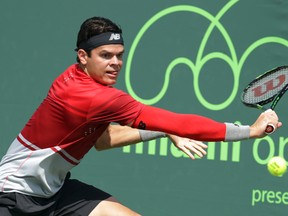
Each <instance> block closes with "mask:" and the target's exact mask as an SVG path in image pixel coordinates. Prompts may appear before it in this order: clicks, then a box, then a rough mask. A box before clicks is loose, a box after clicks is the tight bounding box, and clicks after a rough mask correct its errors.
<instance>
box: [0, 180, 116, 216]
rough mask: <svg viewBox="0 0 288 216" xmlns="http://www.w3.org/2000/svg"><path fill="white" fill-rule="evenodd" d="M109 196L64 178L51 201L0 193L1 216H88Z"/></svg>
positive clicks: (89, 186)
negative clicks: (62, 183)
mask: <svg viewBox="0 0 288 216" xmlns="http://www.w3.org/2000/svg"><path fill="white" fill-rule="evenodd" d="M110 196H111V195H110V194H108V193H106V192H104V191H102V190H99V189H97V188H95V187H93V186H91V185H87V184H85V183H83V182H80V181H78V180H75V179H67V180H66V181H65V183H64V185H63V187H62V188H61V189H60V191H59V192H58V193H57V194H55V195H54V196H52V197H51V198H39V197H33V196H28V195H24V194H20V193H0V215H1V216H26V215H27V216H28V215H29V216H34V215H37V216H38V215H39V216H60V215H65V216H66V215H67V216H68V215H71V216H87V215H89V214H90V212H91V211H92V210H93V209H94V208H95V207H96V206H97V205H98V204H99V203H100V202H101V201H102V200H105V199H107V198H109V197H110Z"/></svg>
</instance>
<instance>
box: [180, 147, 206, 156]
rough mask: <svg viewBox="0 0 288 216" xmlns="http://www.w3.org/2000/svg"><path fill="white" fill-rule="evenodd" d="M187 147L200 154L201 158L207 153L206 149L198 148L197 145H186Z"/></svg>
mask: <svg viewBox="0 0 288 216" xmlns="http://www.w3.org/2000/svg"><path fill="white" fill-rule="evenodd" d="M185 148H186V149H188V150H189V151H190V152H192V153H194V154H196V155H198V156H199V157H200V158H202V157H203V156H204V155H206V151H205V150H204V149H202V148H199V149H198V148H196V147H195V146H191V145H185Z"/></svg>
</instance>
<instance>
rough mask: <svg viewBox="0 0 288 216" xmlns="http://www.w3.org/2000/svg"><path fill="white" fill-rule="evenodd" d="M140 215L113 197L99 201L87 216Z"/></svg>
mask: <svg viewBox="0 0 288 216" xmlns="http://www.w3.org/2000/svg"><path fill="white" fill-rule="evenodd" d="M111 215H113V216H140V214H138V213H137V212H135V211H133V210H131V209H129V208H127V207H126V206H124V205H122V204H121V203H119V202H118V201H117V200H116V199H115V198H114V197H109V198H108V199H106V200H103V201H101V202H100V203H99V204H98V205H97V206H96V207H95V208H94V209H93V211H92V212H91V213H90V214H89V216H111Z"/></svg>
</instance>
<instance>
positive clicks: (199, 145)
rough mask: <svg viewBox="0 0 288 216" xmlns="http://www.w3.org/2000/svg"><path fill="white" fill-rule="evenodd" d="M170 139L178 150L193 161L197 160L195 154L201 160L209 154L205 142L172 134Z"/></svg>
mask: <svg viewBox="0 0 288 216" xmlns="http://www.w3.org/2000/svg"><path fill="white" fill-rule="evenodd" d="M168 137H169V139H170V140H171V141H172V142H173V144H174V146H175V147H176V148H178V149H179V150H181V151H182V152H184V153H185V154H186V155H188V156H189V157H190V158H191V159H192V160H195V156H194V154H196V155H197V156H199V157H200V158H202V157H204V156H205V155H206V154H207V152H206V149H207V147H208V146H207V145H206V144H204V143H203V142H200V141H197V140H192V139H188V138H183V137H179V136H176V135H171V134H170V135H168Z"/></svg>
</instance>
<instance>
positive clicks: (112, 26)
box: [76, 16, 122, 62]
mask: <svg viewBox="0 0 288 216" xmlns="http://www.w3.org/2000/svg"><path fill="white" fill-rule="evenodd" d="M105 32H113V33H120V34H121V33H122V29H121V27H120V26H119V25H117V24H116V23H114V22H112V21H111V20H109V19H107V18H104V17H96V16H95V17H91V18H89V19H87V20H85V21H84V22H83V23H82V25H81V27H80V30H79V32H78V37H77V43H76V47H78V46H79V44H80V43H81V42H84V41H87V40H88V39H89V38H91V37H93V36H95V35H99V34H102V33H105ZM85 51H86V52H87V54H88V56H90V55H91V51H90V50H85ZM77 62H79V59H78V56H77Z"/></svg>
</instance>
